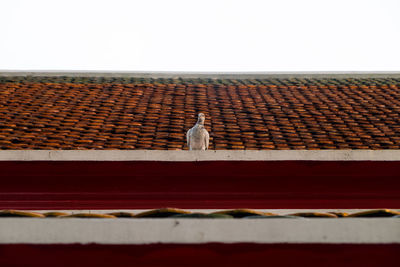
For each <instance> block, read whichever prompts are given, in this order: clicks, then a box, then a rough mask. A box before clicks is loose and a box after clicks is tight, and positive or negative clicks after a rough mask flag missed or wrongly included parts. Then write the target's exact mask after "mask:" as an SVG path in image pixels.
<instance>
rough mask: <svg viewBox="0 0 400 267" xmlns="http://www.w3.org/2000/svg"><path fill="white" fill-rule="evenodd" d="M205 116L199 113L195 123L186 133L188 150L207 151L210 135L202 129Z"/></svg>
mask: <svg viewBox="0 0 400 267" xmlns="http://www.w3.org/2000/svg"><path fill="white" fill-rule="evenodd" d="M205 118H206V116H204V114H203V113H199V118H198V120H197V123H196V124H195V125H194V126H193V128H191V129H190V130H189V131H187V133H186V140H187V146H188V147H189V150H207V149H208V142H209V139H210V135H209V134H208V132H207V130H206V128H204V120H205Z"/></svg>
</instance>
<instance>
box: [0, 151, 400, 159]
mask: <svg viewBox="0 0 400 267" xmlns="http://www.w3.org/2000/svg"><path fill="white" fill-rule="evenodd" d="M269 160H270V161H282V160H312V161H400V150H207V151H187V150H175V151H174V150H0V161H269Z"/></svg>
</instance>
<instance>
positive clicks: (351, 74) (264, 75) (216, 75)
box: [0, 70, 400, 79]
mask: <svg viewBox="0 0 400 267" xmlns="http://www.w3.org/2000/svg"><path fill="white" fill-rule="evenodd" d="M0 76H37V77H40V76H52V77H56V76H67V77H132V78H211V79H269V78H280V79H285V78H360V79H362V78H400V72H398V71H391V72H387V71H382V72H379V71H375V72H357V71H343V72H338V71H335V72H330V71H329V72H174V71H171V72H170V71H158V72H146V71H142V72H141V71H136V72H131V71H62V70H56V71H49V70H42V71H32V70H20V71H18V70H0Z"/></svg>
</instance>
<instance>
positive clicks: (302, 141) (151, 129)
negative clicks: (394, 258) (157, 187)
mask: <svg viewBox="0 0 400 267" xmlns="http://www.w3.org/2000/svg"><path fill="white" fill-rule="evenodd" d="M199 112H203V113H205V115H206V124H205V126H206V128H207V130H208V131H209V132H210V147H209V148H210V149H399V147H400V126H399V125H400V115H399V112H400V79H394V78H368V79H355V78H354V79H333V78H332V79H316V78H313V79H305V78H304V79H302V78H291V79H272V78H271V79H245V80H239V79H180V78H178V79H151V78H106V77H101V78H96V77H74V78H71V77H63V76H62V77H61V76H60V77H0V149H163V150H167V149H172V150H175V149H187V147H186V144H185V133H186V131H187V130H188V129H189V128H190V127H192V126H193V125H194V123H195V121H196V116H197V113H199Z"/></svg>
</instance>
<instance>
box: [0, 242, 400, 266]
mask: <svg viewBox="0 0 400 267" xmlns="http://www.w3.org/2000/svg"><path fill="white" fill-rule="evenodd" d="M399 254H400V245H399V244H390V245H375V244H374V245H372V244H368V245H354V244H350V245H349V244H346V245H344V244H251V243H239V244H218V243H210V244H200V245H198V244H154V245H95V244H91V245H78V244H71V245H0V266H4V267H6V266H24V267H33V266H40V267H46V266H51V267H53V266H57V267H63V266H65V267H70V266H85V267H90V266H97V267H101V266H113V267H119V266H143V267H146V266H163V267H168V266H171V267H172V266H173V267H177V266H185V267H186V266H192V267H195V266H199V267H204V266H230V267H235V266H238V267H239V266H240V267H243V266H310V267H312V266H318V267H320V266H334V267H336V266H341V267H345V266H351V267H354V266H379V267H380V266H387V267H390V266H396V267H397V266H398V263H399V262H398V255H399ZM21 255H22V256H21Z"/></svg>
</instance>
